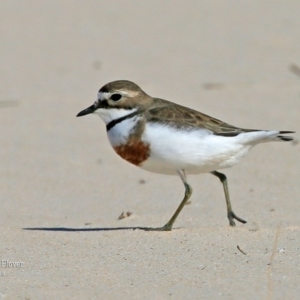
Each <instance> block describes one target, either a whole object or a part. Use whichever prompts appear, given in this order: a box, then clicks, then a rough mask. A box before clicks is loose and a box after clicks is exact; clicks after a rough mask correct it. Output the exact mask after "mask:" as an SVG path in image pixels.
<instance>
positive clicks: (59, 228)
mask: <svg viewBox="0 0 300 300" xmlns="http://www.w3.org/2000/svg"><path fill="white" fill-rule="evenodd" d="M22 229H23V230H31V231H58V232H80V231H85V232H89V231H118V230H144V231H151V229H153V228H152V227H139V226H135V227H96V228H70V227H25V228H22ZM173 229H175V228H173Z"/></svg>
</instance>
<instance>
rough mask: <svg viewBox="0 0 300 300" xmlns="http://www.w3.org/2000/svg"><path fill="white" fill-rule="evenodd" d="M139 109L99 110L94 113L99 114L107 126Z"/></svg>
mask: <svg viewBox="0 0 300 300" xmlns="http://www.w3.org/2000/svg"><path fill="white" fill-rule="evenodd" d="M136 110H137V109H136V108H132V109H124V108H98V109H97V110H95V111H94V113H95V114H97V115H98V116H99V117H100V118H101V119H102V120H103V121H104V123H105V124H106V125H107V124H108V123H109V122H111V121H113V120H116V119H119V118H122V117H125V116H127V115H129V114H131V113H133V112H135V111H136Z"/></svg>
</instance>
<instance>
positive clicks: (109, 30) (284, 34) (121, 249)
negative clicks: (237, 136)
mask: <svg viewBox="0 0 300 300" xmlns="http://www.w3.org/2000/svg"><path fill="white" fill-rule="evenodd" d="M299 11H300V2H299V1H292V0H291V1H285V2H283V1H278V0H276V1H270V0H269V1H267V0H265V1H258V0H253V1H248V2H243V1H240V2H239V1H234V0H230V1H195V0H193V1H192V0H188V1H178V0H176V1H171V0H165V1H158V0H155V1H137V0H126V1H121V0H115V1H108V0H101V1H96V0H95V1H92V0H88V1H82V2H80V1H58V0H53V1H34V0H28V1H24V2H20V1H15V0H14V1H2V3H1V10H0V25H1V26H0V33H1V34H0V36H1V46H0V65H1V67H0V79H1V85H0V115H1V116H0V119H1V124H2V126H1V128H0V131H1V134H0V143H1V147H0V159H1V168H0V171H1V172H0V185H1V194H0V205H1V206H0V300H1V299H5V300H19V299H20V300H21V299H23V300H25V299H27V300H29V299H30V300H35V299H123V300H127V299H128V300H133V299H149V300H150V299H151V300H153V299H155V300H162V299H222V300H223V299H246V300H248V299H249V300H253V299H266V300H267V299H268V300H270V299H272V300H273V299H278V300H279V299H280V300H282V299H289V300H292V299H299V294H300V244H299V239H300V217H299V212H300V197H299V195H300V184H299V176H300V171H299V170H300V155H299V153H300V152H299V151H300V148H299V147H300V144H296V143H268V144H263V145H259V146H257V147H255V148H253V149H252V150H251V152H250V153H249V155H248V156H247V157H245V158H244V159H243V161H242V162H241V163H240V164H238V165H236V166H234V167H233V168H230V169H226V170H223V171H224V173H225V174H226V175H227V177H228V182H229V190H230V195H231V201H232V204H233V208H234V211H235V212H236V213H237V214H238V215H239V216H240V217H242V218H244V219H246V220H247V224H245V225H244V224H241V223H238V224H237V226H236V227H235V228H231V227H230V226H229V224H228V219H227V216H226V205H225V199H224V193H223V188H222V185H221V183H220V182H219V180H218V179H217V178H215V177H214V176H212V175H210V174H202V175H197V176H190V177H189V178H188V179H189V182H190V184H191V185H192V187H193V189H194V193H193V196H192V198H191V203H190V204H189V205H187V206H186V207H184V209H183V211H182V212H181V214H180V216H179V217H178V220H177V221H176V223H175V225H174V229H173V230H172V231H171V232H145V231H142V230H134V228H137V227H139V226H162V225H164V224H165V223H166V221H168V219H169V218H170V217H171V215H172V214H173V213H174V211H175V209H176V208H177V206H178V204H179V203H180V201H181V199H182V197H183V194H184V188H183V185H182V183H181V181H180V179H179V177H175V176H174V177H173V176H164V175H158V174H154V173H149V172H146V171H143V170H141V169H139V168H137V167H135V166H133V165H130V164H129V163H127V162H126V161H124V160H122V159H121V158H120V157H118V156H117V155H116V154H115V153H114V151H113V149H112V148H111V146H110V144H109V141H108V139H107V136H106V128H105V125H104V123H103V122H102V121H101V120H100V119H99V118H98V117H96V116H92V115H91V116H86V117H84V118H76V114H77V113H78V112H79V111H81V110H82V109H84V108H86V107H88V106H90V105H91V104H92V103H93V102H94V101H95V100H96V96H97V92H98V90H99V88H100V87H101V86H103V85H104V84H106V83H108V82H110V81H113V80H117V79H127V80H131V81H134V82H136V83H137V84H139V85H140V86H141V87H142V88H143V89H144V90H145V91H146V92H147V93H148V94H150V95H151V96H155V97H160V98H164V99H167V100H170V101H173V102H176V103H179V104H181V105H185V106H188V107H191V108H194V109H196V110H199V111H201V112H204V113H206V114H208V115H211V116H214V117H216V118H218V119H221V120H223V121H225V122H228V123H230V124H233V125H236V126H239V127H243V128H258V129H274V130H291V131H296V134H294V136H295V138H296V139H299V137H300V136H299V132H300V118H299V111H300V39H299V28H300V18H299ZM122 212H124V213H126V212H131V215H130V216H129V217H126V218H123V219H121V220H119V219H118V218H119V216H120V215H121V213H122Z"/></svg>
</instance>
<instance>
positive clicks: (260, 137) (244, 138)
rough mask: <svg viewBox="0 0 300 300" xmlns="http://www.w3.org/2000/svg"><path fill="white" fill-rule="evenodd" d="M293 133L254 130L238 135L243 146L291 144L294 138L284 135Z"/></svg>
mask: <svg viewBox="0 0 300 300" xmlns="http://www.w3.org/2000/svg"><path fill="white" fill-rule="evenodd" d="M290 133H294V131H275V130H256V131H254V130H253V131H250V130H249V131H248V132H244V133H241V134H239V135H238V137H239V139H240V142H242V143H243V144H245V145H246V144H248V145H249V144H250V145H253V146H254V145H257V144H260V143H267V142H272V141H283V142H291V141H293V140H294V137H292V136H288V135H285V134H290Z"/></svg>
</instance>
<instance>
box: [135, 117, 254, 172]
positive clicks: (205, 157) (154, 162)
mask: <svg viewBox="0 0 300 300" xmlns="http://www.w3.org/2000/svg"><path fill="white" fill-rule="evenodd" d="M142 140H143V141H144V142H145V143H149V144H150V157H149V158H148V159H147V160H146V161H145V162H143V163H142V164H141V165H140V167H141V168H142V169H145V170H148V171H151V172H155V173H161V174H174V175H175V174H177V173H176V170H185V171H186V172H187V174H197V173H208V172H211V171H214V170H218V169H223V168H228V167H231V166H233V165H234V164H236V163H238V162H239V161H240V159H241V158H242V157H243V156H245V155H246V154H247V152H248V150H249V149H250V148H251V147H252V145H249V144H246V145H245V144H243V143H241V142H240V138H238V137H222V136H217V135H212V134H211V133H210V132H209V131H207V130H205V129H199V130H193V131H180V130H178V129H175V128H172V127H169V126H164V125H161V124H157V123H150V124H147V126H146V129H145V132H144V134H143V136H142Z"/></svg>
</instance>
